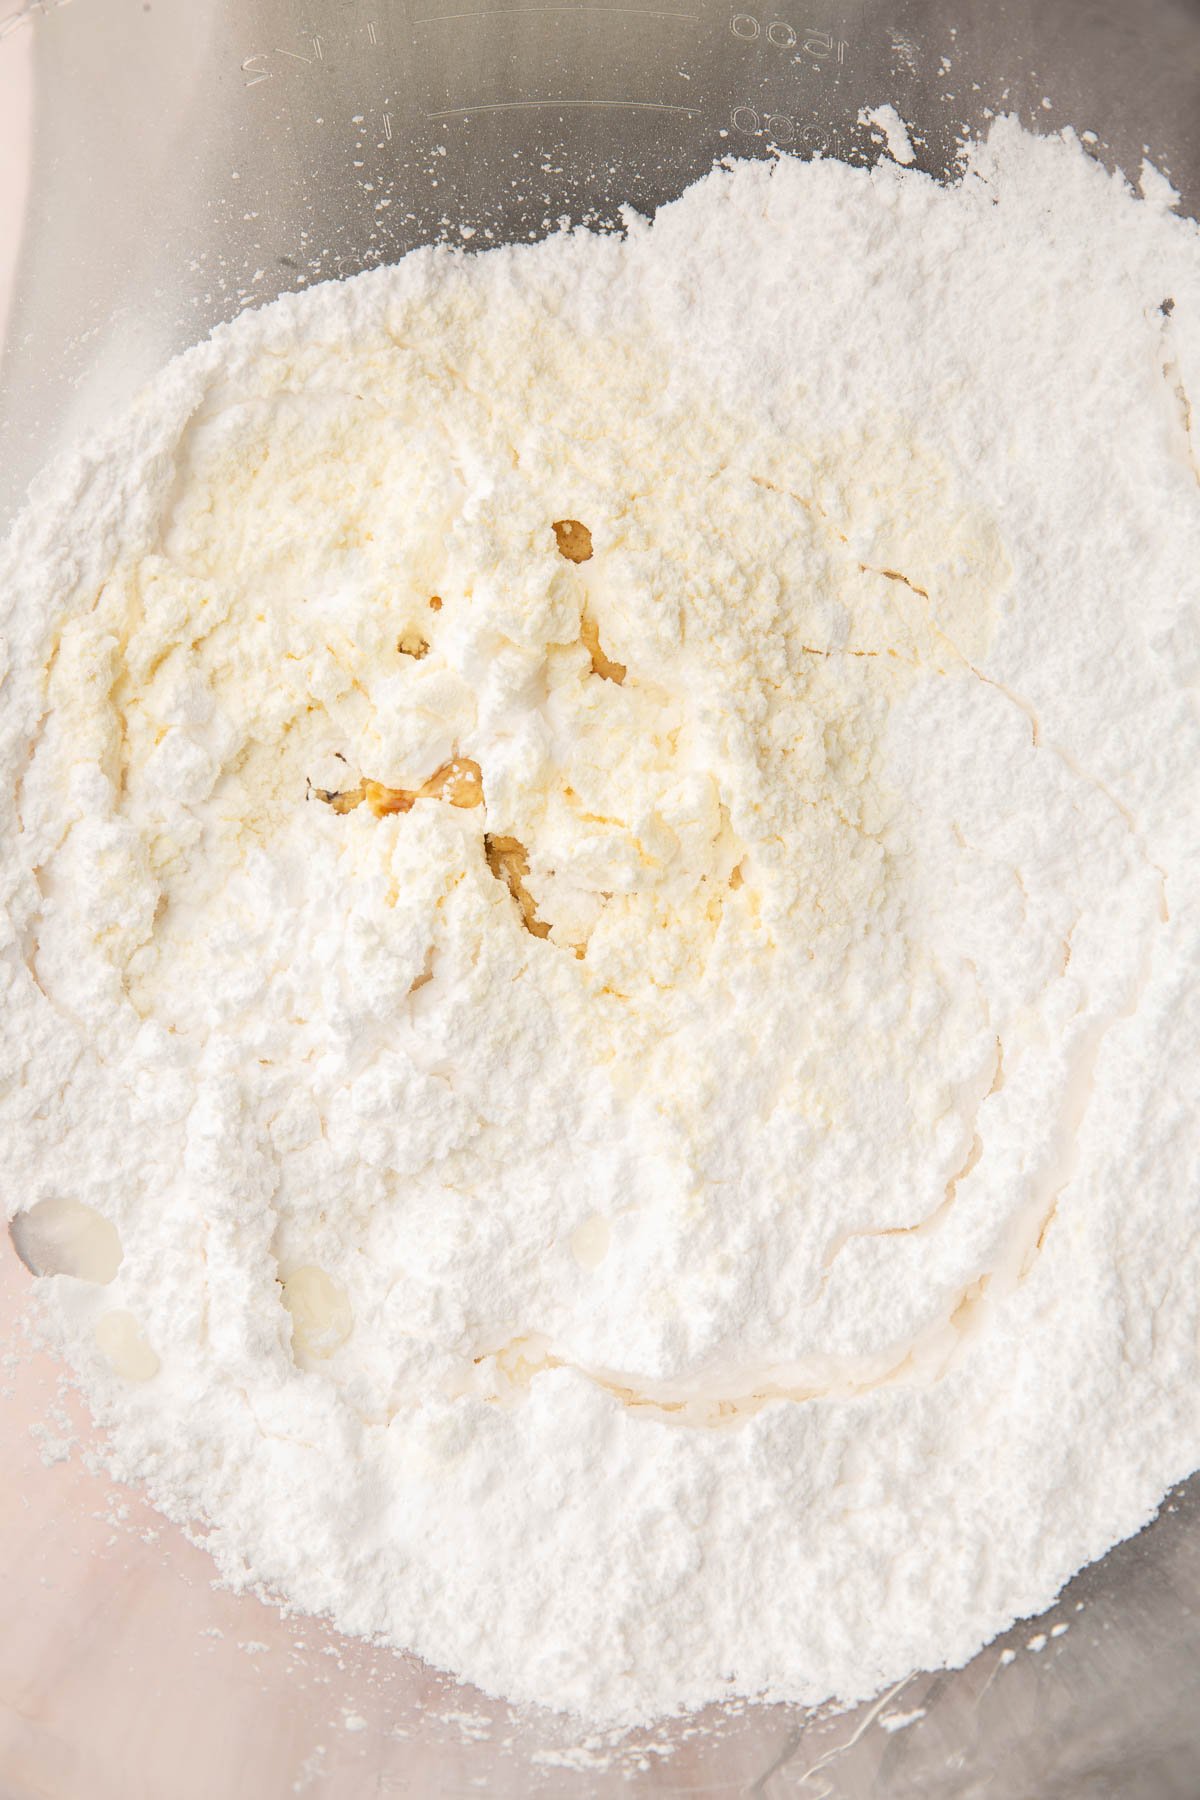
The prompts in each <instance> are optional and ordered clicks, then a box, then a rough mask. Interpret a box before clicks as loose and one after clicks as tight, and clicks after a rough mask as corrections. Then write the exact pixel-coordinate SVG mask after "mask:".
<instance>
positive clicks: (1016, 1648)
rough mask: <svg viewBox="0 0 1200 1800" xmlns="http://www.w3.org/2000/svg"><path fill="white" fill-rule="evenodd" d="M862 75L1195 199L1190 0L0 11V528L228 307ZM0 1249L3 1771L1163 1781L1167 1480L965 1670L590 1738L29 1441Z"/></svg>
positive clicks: (891, 1784) (495, 1788)
mask: <svg viewBox="0 0 1200 1800" xmlns="http://www.w3.org/2000/svg"><path fill="white" fill-rule="evenodd" d="M0 4H3V0H0ZM944 60H945V61H947V62H948V64H949V67H948V68H945V67H943V62H944ZM1045 100H1048V101H1049V103H1050V104H1049V106H1046V105H1044V104H1043V102H1044V101H1045ZM885 101H891V102H892V103H894V104H895V105H896V106H897V108H898V109H899V111H900V112H901V113H902V114H903V116H904V117H905V118H906V119H908V120H909V121H911V122H912V124H913V126H914V127H915V132H914V142H915V145H916V149H917V158H918V163H919V164H920V166H922V167H924V168H927V169H929V170H930V171H931V172H933V173H935V174H939V175H942V174H945V173H946V172H947V171H948V170H949V168H950V167H951V166H952V164H953V160H954V155H955V149H956V145H957V142H958V140H959V138H960V136H961V135H962V133H963V132H964V131H967V130H970V129H972V128H978V127H979V126H980V125H981V123H982V122H983V121H984V119H985V117H986V114H987V111H988V109H992V110H1000V109H1009V110H1014V111H1017V112H1019V113H1020V114H1021V116H1022V117H1023V119H1024V120H1025V122H1026V123H1027V124H1029V125H1030V126H1032V127H1033V128H1035V129H1047V128H1053V127H1056V126H1058V125H1060V124H1063V123H1070V124H1073V125H1074V126H1076V127H1077V128H1078V129H1079V130H1081V131H1082V130H1085V129H1087V130H1091V131H1093V132H1095V133H1096V138H1097V141H1096V143H1095V144H1094V145H1093V146H1092V148H1093V152H1094V154H1096V155H1098V156H1100V157H1101V158H1102V159H1103V160H1105V161H1106V162H1108V163H1109V164H1110V165H1120V166H1122V167H1123V168H1125V169H1127V170H1128V171H1130V172H1131V173H1134V174H1136V172H1137V169H1138V167H1139V165H1140V162H1141V157H1142V155H1143V150H1144V148H1145V150H1147V151H1148V153H1149V154H1150V155H1151V156H1152V158H1153V159H1154V160H1155V161H1157V162H1158V163H1159V164H1160V166H1163V167H1165V168H1166V169H1167V170H1169V172H1170V173H1171V175H1172V178H1173V180H1174V182H1175V184H1176V186H1177V187H1178V188H1179V189H1180V190H1181V192H1182V194H1183V203H1184V208H1185V210H1187V211H1189V212H1191V213H1192V214H1193V215H1195V213H1196V211H1197V208H1198V206H1200V5H1198V4H1196V3H1195V0H1129V3H1128V4H1125V5H1117V4H1113V3H1111V0H1092V3H1088V0H1009V3H1001V0H994V3H988V4H985V3H984V0H960V4H958V5H957V6H956V5H952V4H936V3H921V0H912V3H910V4H904V3H902V0H898V3H897V4H896V5H894V6H888V7H885V6H879V5H876V4H872V3H870V0H868V3H866V4H861V5H843V6H838V5H837V4H836V3H830V0H779V3H778V4H772V5H767V4H758V0H735V4H733V5H719V4H716V3H715V0H651V4H649V5H645V6H640V5H637V4H628V5H626V4H620V3H619V0H618V3H614V4H604V5H589V4H578V3H576V4H564V5H554V4H543V3H530V4H509V3H508V0H504V3H502V4H480V3H478V0H409V4H408V5H407V7H406V8H405V7H402V6H401V5H399V4H398V3H397V0H305V3H304V6H303V9H302V8H301V7H300V6H299V5H298V4H297V3H296V0H35V3H34V4H31V5H28V6H24V7H21V8H19V9H18V10H17V11H15V12H13V13H11V14H10V15H9V16H8V17H3V18H0V329H3V331H4V341H3V352H2V355H0V525H2V523H3V521H4V519H5V518H6V517H7V516H8V515H9V514H10V513H11V512H12V510H13V509H14V507H15V506H16V505H17V504H18V502H19V500H20V497H21V495H22V494H23V493H24V490H25V488H26V485H27V484H28V482H29V480H30V479H31V478H32V477H33V476H34V475H35V474H36V472H37V470H38V469H39V468H40V467H41V466H42V465H43V464H44V463H45V462H47V461H48V460H49V459H50V458H51V457H52V456H53V455H54V454H55V453H56V452H57V451H58V450H59V449H61V448H62V446H63V445H64V444H67V443H69V442H70V441H71V440H72V439H73V438H75V437H76V436H77V435H78V434H79V433H80V432H81V431H84V430H86V429H88V428H89V427H90V426H93V425H94V424H95V423H97V422H98V421H99V420H101V419H103V418H105V417H106V416H108V415H109V414H110V413H111V412H112V410H113V409H114V408H115V407H117V406H119V405H122V404H124V403H125V402H126V401H127V400H128V399H129V398H130V397H131V396H132V395H133V393H134V392H136V390H137V388H138V387H139V385H140V384H141V383H142V382H143V381H144V380H145V379H146V378H147V377H148V376H150V375H151V374H153V373H154V371H155V370H156V369H157V368H158V367H159V366H160V365H161V364H162V363H163V362H164V361H165V360H166V358H167V357H169V356H170V355H172V354H173V353H174V352H176V351H178V350H180V349H183V348H184V347H185V346H187V345H188V344H190V343H193V342H195V341H196V339H197V338H199V337H201V336H203V335H204V333H205V332H206V331H207V330H208V329H209V328H210V327H211V326H212V325H213V324H214V323H216V322H217V321H218V320H221V319H228V318H231V317H233V316H235V315H236V314H237V313H238V312H239V311H240V310H242V308H243V307H245V306H247V305H254V304H258V303H260V302H262V301H264V300H268V299H271V298H272V297H274V295H276V294H277V293H280V292H282V291H284V290H286V289H292V288H296V287H300V286H303V285H305V284H307V283H309V282H311V281H314V280H319V279H322V278H325V277H329V276H342V275H349V274H353V273H355V272H356V271H358V270H360V269H364V268H370V267H373V266H375V265H376V264H378V263H381V262H386V261H392V260H394V259H395V258H396V257H398V256H400V255H402V254H403V253H404V252H405V251H406V250H408V249H411V248H412V247H413V246H415V245H417V244H421V243H427V242H431V241H439V240H445V241H449V242H454V243H460V244H466V243H469V244H470V245H471V247H472V248H473V249H474V248H480V247H483V246H486V245H488V244H491V243H497V242H503V241H517V240H527V239H531V238H537V237H540V236H542V235H544V234H545V233H546V232H548V231H550V230H553V229H554V228H555V227H556V225H557V224H558V222H559V221H560V220H562V219H570V220H571V221H573V222H580V221H586V222H588V223H591V224H594V225H596V226H598V227H608V226H612V225H614V224H619V217H620V209H621V208H622V207H623V206H626V205H630V206H633V207H635V208H636V209H638V210H640V211H643V212H651V211H653V210H654V208H655V207H657V206H658V205H659V204H661V203H662V202H663V201H665V200H667V199H670V198H671V197H673V196H674V195H676V194H677V193H679V192H680V191H681V190H682V189H683V188H684V187H686V186H687V184H688V183H689V182H690V181H691V180H693V179H694V178H695V177H696V176H697V175H699V174H701V173H703V172H704V171H705V170H706V169H707V168H709V167H710V166H711V164H712V162H713V161H714V160H715V159H716V158H719V157H721V156H728V155H735V154H736V155H766V154H770V153H771V152H772V150H773V149H774V148H782V149H787V150H792V151H796V152H798V153H800V154H803V155H814V154H818V153H820V152H821V151H824V150H830V151H833V152H836V153H837V154H838V155H841V156H848V157H851V158H854V159H858V160H868V159H870V158H872V157H873V155H874V154H875V152H874V150H873V147H872V145H871V141H870V137H869V134H868V133H867V131H866V130H865V129H864V128H863V127H862V126H860V125H859V124H858V113H859V110H860V108H862V107H864V106H868V105H871V106H873V105H878V104H880V103H882V102H885ZM464 227H465V228H467V229H468V230H471V231H473V232H474V235H473V236H471V237H469V238H468V237H467V236H466V235H465V234H464V229H463V228H464ZM0 1278H2V1281H3V1295H2V1297H0V1303H2V1311H0V1317H3V1318H4V1319H5V1320H7V1321H9V1325H8V1327H7V1329H8V1332H9V1338H8V1341H7V1342H6V1343H5V1345H4V1346H3V1347H4V1349H5V1350H7V1351H10V1352H11V1353H12V1354H11V1356H10V1359H9V1361H8V1362H7V1363H6V1364H5V1366H4V1373H3V1377H2V1379H0V1430H3V1433H4V1443H5V1445H6V1451H7V1454H6V1459H5V1471H4V1475H3V1477H2V1478H0V1575H2V1577H3V1581H4V1597H5V1605H4V1609H3V1618H2V1621H0V1793H2V1794H3V1796H4V1800H10V1797H11V1800H26V1797H32V1796H34V1795H37V1796H52V1797H54V1800H131V1797H133V1800H140V1797H142V1796H145V1797H146V1800H213V1797H215V1796H220V1797H225V1796H229V1797H231V1800H232V1797H236V1800H241V1797H242V1796H247V1797H252V1800H275V1797H276V1796H279V1797H282V1796H285V1795H291V1794H293V1793H295V1794H300V1795H310V1796H314V1797H316V1800H335V1797H336V1800H341V1797H342V1796H346V1797H347V1800H349V1797H351V1796H354V1797H355V1800H357V1797H358V1796H362V1795H380V1796H387V1795H414V1796H421V1797H424V1796H434V1795H436V1796H441V1795H458V1794H464V1795H465V1794H472V1793H479V1792H486V1793H488V1794H489V1795H493V1796H498V1797H500V1800H509V1797H510V1796H511V1797H512V1800H518V1797H524V1796H526V1795H536V1794H548V1795H560V1794H561V1795H567V1796H592V1795H600V1796H604V1795H608V1794H613V1795H617V1794H620V1795H638V1794H652V1793H659V1794H664V1795H666V1794H682V1793H688V1794H706V1793H711V1794H717V1793H724V1794H740V1793H747V1792H753V1793H755V1794H759V1795H762V1796H764V1797H765V1800H782V1797H783V1796H807V1797H809V1800H843V1797H845V1800H861V1797H865V1796H886V1797H887V1800H909V1797H910V1796H911V1797H912V1800H917V1797H918V1796H920V1797H921V1800H951V1797H953V1800H966V1797H968V1796H976V1795H978V1796H983V1795H987V1796H989V1800H991V1797H992V1796H1003V1800H1022V1797H1024V1796H1029V1797H1030V1800H1033V1797H1035V1796H1036V1800H1051V1797H1062V1800H1101V1797H1108V1796H1112V1797H1113V1800H1116V1797H1118V1796H1119V1797H1120V1800H1133V1797H1136V1800H1195V1796H1196V1794H1197V1793H1198V1792H1200V1709H1198V1708H1197V1707H1196V1704H1195V1694H1196V1691H1197V1687H1198V1685H1200V1623H1198V1620H1200V1485H1198V1484H1197V1483H1196V1482H1193V1483H1192V1484H1190V1485H1189V1486H1188V1487H1187V1488H1185V1489H1184V1490H1182V1491H1181V1492H1180V1494H1179V1495H1177V1496H1176V1497H1175V1499H1174V1500H1173V1501H1172V1502H1171V1503H1170V1505H1169V1506H1168V1508H1167V1509H1166V1510H1165V1511H1164V1513H1163V1514H1162V1515H1161V1516H1160V1518H1159V1520H1158V1521H1157V1522H1156V1523H1155V1524H1154V1525H1153V1526H1152V1527H1151V1528H1150V1529H1149V1530H1147V1531H1146V1532H1144V1533H1143V1534H1142V1536H1141V1537H1139V1538H1137V1539H1135V1540H1134V1541H1133V1542H1131V1543H1129V1544H1127V1545H1124V1546H1121V1547H1120V1548H1119V1549H1118V1550H1116V1551H1114V1552H1113V1553H1112V1554H1111V1555H1110V1556H1109V1557H1107V1558H1106V1559H1105V1560H1104V1561H1103V1562H1102V1563H1100V1564H1098V1565H1096V1566H1095V1567H1094V1568H1093V1569H1091V1570H1088V1571H1085V1572H1084V1574H1083V1575H1081V1576H1080V1577H1079V1578H1078V1579H1077V1580H1076V1582H1074V1583H1073V1584H1072V1585H1071V1587H1070V1588H1069V1589H1068V1590H1067V1592H1066V1594H1065V1595H1064V1596H1063V1597H1062V1598H1061V1599H1060V1601H1059V1603H1058V1604H1057V1605H1056V1606H1055V1607H1054V1608H1053V1609H1052V1611H1051V1612H1050V1613H1049V1614H1047V1615H1046V1617H1045V1618H1044V1619H1043V1620H1040V1621H1037V1622H1036V1623H1030V1624H1026V1625H1024V1626H1022V1627H1017V1628H1015V1629H1014V1630H1013V1631H1012V1632H1010V1633H1009V1634H1007V1636H1006V1637H1004V1638H1002V1639H1000V1640H998V1641H997V1643H996V1644H994V1645H992V1646H990V1647H989V1648H988V1649H987V1650H986V1651H984V1652H982V1653H981V1654H980V1656H979V1657H977V1658H976V1660H975V1662H974V1663H972V1664H971V1665H970V1666H969V1667H968V1668H967V1669H965V1670H962V1671H959V1672H957V1673H954V1674H950V1675H945V1674H943V1675H935V1676H916V1677H913V1678H912V1679H911V1680H910V1681H908V1682H907V1683H905V1684H903V1687H902V1689H901V1690H899V1691H896V1692H894V1693H892V1694H890V1695H888V1696H885V1697H884V1698H883V1699H881V1700H880V1701H878V1702H876V1703H874V1704H873V1705H872V1706H869V1707H863V1708H859V1709H858V1710H857V1711H855V1712H853V1713H849V1714H843V1715H841V1716H836V1715H835V1716H813V1715H809V1714H806V1713H804V1712H802V1711H801V1710H799V1709H792V1708H787V1707H770V1708H763V1707H747V1708H743V1709H740V1710H737V1711H735V1712H733V1713H732V1714H724V1715H719V1714H717V1713H715V1712H714V1713H711V1714H708V1715H704V1717H703V1718H702V1720H701V1721H699V1724H700V1727H701V1728H700V1729H697V1721H694V1720H692V1721H687V1722H685V1723H682V1724H681V1723H678V1722H677V1723H675V1724H673V1725H668V1726H665V1727H663V1728H661V1729H656V1730H652V1731H648V1732H641V1733H637V1734H635V1735H634V1737H633V1738H632V1739H631V1740H630V1742H629V1743H628V1744H627V1745H626V1746H624V1748H623V1749H622V1750H621V1751H620V1753H619V1755H618V1758H617V1760H616V1762H615V1763H614V1764H613V1765H612V1766H611V1767H607V1768H606V1767H605V1766H604V1755H603V1753H604V1751H605V1749H606V1746H605V1745H604V1744H603V1743H600V1742H595V1741H593V1742H591V1743H588V1742H586V1741H584V1742H581V1733H580V1730H579V1728H578V1726H575V1725H572V1724H571V1723H570V1722H566V1721H562V1720H557V1719H554V1718H551V1717H548V1716H544V1715H543V1716H529V1715H525V1716H520V1717H518V1716H516V1715H514V1714H512V1713H511V1712H510V1710H509V1708H507V1707H506V1706H504V1705H503V1704H499V1703H495V1702H492V1701H489V1700H486V1699H484V1698H483V1697H482V1696H480V1695H478V1694H477V1693H475V1692H474V1691H473V1690H470V1689H465V1688H460V1687H457V1686H456V1685H455V1684H454V1683H452V1682H450V1681H448V1680H445V1679H444V1678H442V1677H440V1676H437V1675H434V1674H431V1673H430V1672H429V1671H428V1670H426V1669H424V1668H422V1667H421V1666H420V1665H418V1664H417V1663H415V1662H414V1661H413V1660H412V1659H410V1658H406V1657H400V1656H394V1655H392V1654H391V1653H389V1652H383V1651H379V1650H376V1649H372V1648H371V1647H369V1646H365V1645H361V1644H357V1643H353V1642H350V1641H348V1640H345V1639H342V1638H339V1637H337V1635H336V1634H334V1633H332V1632H330V1631H328V1630H327V1629H326V1628H325V1627H323V1626H321V1625H319V1624H317V1623H315V1622H313V1621H312V1620H307V1619H298V1620H297V1619H293V1620H284V1619H281V1618H280V1617H279V1616H278V1615H277V1614H276V1613H275V1612H274V1611H273V1610H270V1609H268V1608H266V1607H263V1606H261V1605H260V1604H259V1603H258V1602H257V1601H256V1600H255V1599H253V1598H252V1597H250V1596H240V1597H238V1596H233V1595H230V1594H226V1593H221V1592H217V1591H215V1590H214V1589H213V1588H212V1586H211V1566H210V1565H209V1563H208V1561H207V1559H206V1558H205V1557H204V1555H203V1553H202V1552H201V1551H199V1550H197V1549H195V1548H194V1547H192V1546H191V1545H189V1544H188V1543H187V1542H186V1541H185V1540H184V1538H183V1535H182V1534H181V1533H180V1532H178V1531H176V1530H175V1529H174V1528H173V1527H168V1526H166V1525H164V1524H163V1523H162V1521H161V1520H159V1519H157V1518H156V1517H155V1515H153V1514H152V1513H151V1512H150V1511H149V1510H148V1509H147V1508H146V1507H145V1506H144V1504H143V1503H141V1502H140V1501H139V1500H138V1498H137V1496H136V1495H135V1494H131V1493H126V1492H120V1491H118V1490H116V1489H114V1488H113V1486H112V1484H111V1483H109V1482H107V1481H106V1480H105V1479H104V1478H103V1477H102V1476H99V1475H97V1474H94V1473H91V1472H89V1471H88V1470H87V1468H86V1467H84V1466H82V1465H81V1462H80V1459H79V1457H78V1455H76V1456H74V1457H72V1458H70V1459H69V1460H59V1461H54V1460H51V1461H49V1462H46V1461H44V1460H43V1457H44V1456H49V1457H51V1458H53V1457H54V1456H55V1454H56V1453H57V1452H56V1443H57V1440H58V1438H59V1437H61V1436H62V1435H63V1430H64V1426H63V1422H62V1421H61V1420H60V1419H59V1417H58V1414H57V1409H58V1408H59V1407H60V1406H62V1405H63V1404H64V1402H63V1401H62V1400H61V1399H60V1397H59V1394H58V1382H59V1375H58V1371H57V1370H56V1369H55V1368H54V1365H53V1364H51V1363H49V1362H48V1361H47V1360H46V1359H44V1358H40V1357H38V1356H37V1355H35V1354H31V1353H30V1352H29V1350H28V1347H27V1346H26V1344H25V1342H24V1340H23V1338H22V1336H21V1333H20V1330H19V1327H18V1326H17V1325H16V1324H15V1323H12V1322H13V1321H14V1320H15V1319H16V1317H17V1314H18V1313H19V1311H20V1307H21V1303H22V1299H23V1296H24V1294H25V1292H26V1288H27V1283H28V1276H27V1274H26V1272H25V1270H24V1269H23V1268H21V1267H20V1265H19V1264H17V1262H16V1259H15V1257H14V1256H13V1255H12V1253H11V1251H10V1250H9V1248H8V1246H7V1243H6V1242H5V1244H4V1246H3V1257H2V1258H0ZM65 1404H66V1405H67V1407H68V1410H69V1411H70V1410H73V1411H74V1412H75V1417H76V1418H77V1419H78V1412H77V1409H75V1408H74V1403H73V1402H71V1401H70V1400H68V1401H66V1402H65ZM31 1426H32V1427H33V1430H34V1432H35V1433H36V1434H37V1435H35V1436H31V1433H30V1427H31ZM1063 1626H1065V1627H1066V1628H1067V1629H1066V1630H1065V1631H1063V1630H1060V1629H1059V1627H1063ZM1055 1633H1057V1635H1055ZM1010 1651H1011V1652H1013V1653H1014V1654H1012V1655H1009V1652H1010ZM909 1715H916V1716H915V1717H913V1718H912V1719H911V1722H908V1723H905V1721H906V1720H907V1719H909ZM668 1749H669V1750H670V1751H671V1752H672V1753H671V1754H665V1752H666V1751H667V1750H668Z"/></svg>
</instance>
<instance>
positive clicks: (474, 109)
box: [425, 100, 700, 119]
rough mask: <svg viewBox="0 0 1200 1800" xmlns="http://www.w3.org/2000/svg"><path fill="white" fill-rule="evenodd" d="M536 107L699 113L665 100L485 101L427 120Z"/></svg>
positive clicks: (446, 109)
mask: <svg viewBox="0 0 1200 1800" xmlns="http://www.w3.org/2000/svg"><path fill="white" fill-rule="evenodd" d="M535 106H551V107H553V106H561V107H566V106H573V107H579V106H591V107H603V106H624V107H630V108H633V109H634V110H636V111H638V112H669V113H685V114H686V115H687V116H688V117H689V118H691V117H694V116H695V115H696V114H697V113H698V112H699V111H700V108H699V107H698V106H670V105H668V103H667V102H666V101H665V100H484V101H482V102H481V103H480V104H479V105H478V106H447V107H444V108H443V109H442V110H441V111H440V112H430V113H426V114H425V117H426V118H427V119H465V118H468V117H469V116H470V115H471V114H472V113H484V112H521V111H526V110H528V109H529V108H531V107H535Z"/></svg>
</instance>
